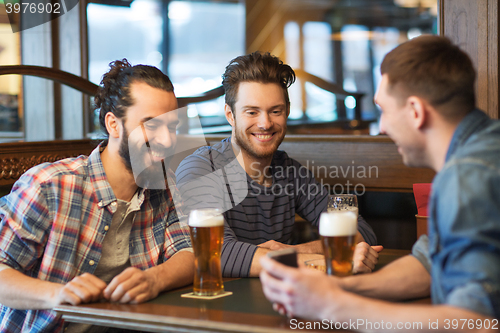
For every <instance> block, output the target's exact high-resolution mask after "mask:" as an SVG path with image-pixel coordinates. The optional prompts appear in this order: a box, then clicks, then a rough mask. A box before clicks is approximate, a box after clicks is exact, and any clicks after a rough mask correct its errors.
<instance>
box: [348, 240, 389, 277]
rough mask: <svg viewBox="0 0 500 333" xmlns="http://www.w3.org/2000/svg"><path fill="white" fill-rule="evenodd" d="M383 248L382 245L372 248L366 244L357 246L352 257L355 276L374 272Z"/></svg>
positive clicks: (362, 243)
mask: <svg viewBox="0 0 500 333" xmlns="http://www.w3.org/2000/svg"><path fill="white" fill-rule="evenodd" d="M383 248H384V247H383V246H382V245H376V246H370V245H368V243H365V242H361V243H358V244H356V248H355V249H354V254H353V257H352V261H353V262H354V265H353V267H352V272H353V273H354V274H361V273H370V272H372V271H373V269H374V268H375V265H376V264H377V263H378V253H379V252H380V251H382V249H383Z"/></svg>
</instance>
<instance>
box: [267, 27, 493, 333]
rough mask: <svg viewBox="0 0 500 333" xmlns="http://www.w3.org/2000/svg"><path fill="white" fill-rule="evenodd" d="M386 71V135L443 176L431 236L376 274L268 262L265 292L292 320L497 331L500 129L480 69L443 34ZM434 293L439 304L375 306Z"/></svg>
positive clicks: (436, 188)
mask: <svg viewBox="0 0 500 333" xmlns="http://www.w3.org/2000/svg"><path fill="white" fill-rule="evenodd" d="M381 73H382V80H381V83H380V85H379V87H378V91H377V94H376V96H375V103H376V104H378V105H379V106H380V108H381V109H382V114H381V117H380V130H381V132H382V133H386V134H387V135H389V136H390V137H391V138H392V139H393V140H394V142H395V143H396V145H397V146H398V151H399V153H400V154H401V155H402V157H403V162H404V163H405V164H406V165H408V166H413V167H428V168H432V169H433V170H435V171H436V172H437V175H436V177H435V178H434V181H433V183H432V193H431V198H430V205H429V227H428V237H427V236H425V235H424V236H422V237H420V238H419V239H418V241H417V242H416V243H415V245H414V246H413V250H412V254H411V255H408V256H406V257H403V258H400V259H399V260H396V261H394V262H392V263H391V264H389V265H387V266H386V267H384V268H383V269H381V270H380V271H377V272H375V273H373V274H370V276H360V275H358V276H351V277H346V278H337V277H334V276H325V275H323V274H320V273H319V272H315V271H312V270H306V269H293V268H289V267H285V266H283V265H281V264H279V263H277V262H276V261H273V260H270V259H267V258H262V260H261V264H262V266H263V270H262V273H261V275H260V278H261V281H262V284H263V289H264V293H265V295H266V297H267V298H268V299H269V300H270V301H272V302H273V303H274V305H275V309H276V310H278V311H280V312H283V313H287V314H288V315H289V316H298V317H301V318H307V319H312V320H328V321H331V322H332V323H336V324H340V327H344V326H343V324H345V323H347V325H348V326H347V327H348V328H349V329H355V330H359V331H370V332H373V331H381V332H383V331H418V332H449V331H460V332H469V331H470V332H475V331H489V330H494V331H497V330H498V329H499V327H500V326H499V322H498V319H499V318H500V122H499V121H498V120H492V119H490V118H489V117H488V116H487V115H486V114H485V113H483V112H482V111H480V110H478V109H476V108H475V104H476V103H475V93H474V80H475V71H474V68H473V65H472V62H471V60H470V59H469V57H468V56H467V54H466V53H465V52H463V51H462V50H460V49H459V48H458V46H456V45H453V44H452V43H451V42H450V40H448V39H447V38H445V37H439V36H421V37H417V38H414V39H412V40H410V41H408V42H406V43H403V44H401V45H399V46H398V47H396V48H395V49H394V50H392V51H391V52H389V53H388V54H387V55H386V56H385V58H384V60H383V62H382V66H381ZM429 296H431V298H432V302H433V305H425V304H401V303H399V304H395V303H389V302H384V301H382V300H375V299H374V298H379V299H383V300H391V301H395V300H396V301H404V300H410V299H415V298H421V297H429ZM494 318H496V319H494ZM350 323H354V325H351V324H350Z"/></svg>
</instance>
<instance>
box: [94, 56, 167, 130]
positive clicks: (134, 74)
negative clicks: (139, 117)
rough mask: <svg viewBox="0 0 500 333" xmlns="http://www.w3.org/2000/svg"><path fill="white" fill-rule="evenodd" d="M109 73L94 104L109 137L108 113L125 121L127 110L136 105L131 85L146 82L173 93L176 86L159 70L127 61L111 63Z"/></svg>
mask: <svg viewBox="0 0 500 333" xmlns="http://www.w3.org/2000/svg"><path fill="white" fill-rule="evenodd" d="M109 67H110V69H109V71H108V72H107V73H106V74H104V75H103V76H102V80H101V84H100V86H99V90H98V91H97V94H96V96H95V97H94V103H95V108H96V110H99V123H100V124H101V127H102V129H103V130H104V132H105V133H106V134H107V135H109V133H108V130H107V129H106V123H105V121H104V119H105V117H106V114H107V113H108V112H111V113H113V114H114V115H115V116H116V117H118V118H120V119H123V120H125V117H126V111H127V108H128V107H129V106H131V105H133V104H134V101H133V100H132V96H131V95H130V85H131V84H132V83H134V82H144V83H146V84H147V85H149V86H151V87H153V88H158V89H162V90H165V91H169V92H173V91H174V86H173V85H172V82H171V81H170V79H169V78H168V76H167V75H165V74H163V73H162V72H161V71H160V70H159V69H158V68H156V67H153V66H147V65H136V66H132V65H131V64H130V63H129V62H128V61H127V59H122V60H116V61H112V62H111V63H109Z"/></svg>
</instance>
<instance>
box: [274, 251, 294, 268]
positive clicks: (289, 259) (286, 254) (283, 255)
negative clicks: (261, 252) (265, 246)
mask: <svg viewBox="0 0 500 333" xmlns="http://www.w3.org/2000/svg"><path fill="white" fill-rule="evenodd" d="M267 256H268V257H269V258H271V259H274V260H276V261H277V262H279V263H282V264H283V265H287V266H290V267H299V266H298V265H297V251H295V249H292V248H289V249H284V250H278V251H272V252H268V253H267Z"/></svg>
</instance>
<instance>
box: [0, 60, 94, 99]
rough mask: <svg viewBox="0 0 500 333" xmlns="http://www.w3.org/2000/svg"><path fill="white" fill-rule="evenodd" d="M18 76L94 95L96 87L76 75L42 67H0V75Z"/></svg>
mask: <svg viewBox="0 0 500 333" xmlns="http://www.w3.org/2000/svg"><path fill="white" fill-rule="evenodd" d="M8 74H18V75H31V76H37V77H41V78H45V79H50V80H53V81H56V82H59V83H62V84H65V85H67V86H70V87H72V88H75V89H77V90H79V91H81V92H83V93H86V94H89V95H95V94H96V92H97V89H98V88H99V86H98V85H96V84H94V83H92V82H90V81H87V80H85V79H83V78H81V77H79V76H77V75H74V74H71V73H68V72H64V71H61V70H59V69H55V68H49V67H43V66H28V65H17V66H16V65H14V66H0V75H8Z"/></svg>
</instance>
